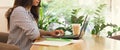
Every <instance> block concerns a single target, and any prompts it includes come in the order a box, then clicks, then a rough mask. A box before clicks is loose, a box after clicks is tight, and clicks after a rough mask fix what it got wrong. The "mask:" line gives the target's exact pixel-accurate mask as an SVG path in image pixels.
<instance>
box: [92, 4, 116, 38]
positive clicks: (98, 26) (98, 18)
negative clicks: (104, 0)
mask: <svg viewBox="0 0 120 50" xmlns="http://www.w3.org/2000/svg"><path fill="white" fill-rule="evenodd" d="M105 7H106V4H100V5H99V6H98V7H97V9H96V10H95V12H94V14H95V17H94V19H93V23H94V27H93V29H92V31H91V34H92V35H97V36H99V35H100V32H101V31H102V30H103V29H104V28H106V27H108V26H110V27H113V31H108V36H112V33H115V32H116V31H118V30H116V27H117V25H115V24H111V23H110V24H108V23H107V24H106V23H105V18H104V16H103V14H102V13H103V9H104V8H105Z"/></svg>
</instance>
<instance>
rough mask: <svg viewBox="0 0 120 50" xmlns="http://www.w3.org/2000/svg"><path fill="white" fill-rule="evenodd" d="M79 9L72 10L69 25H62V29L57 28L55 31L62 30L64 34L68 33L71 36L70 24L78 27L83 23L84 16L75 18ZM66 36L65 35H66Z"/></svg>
mask: <svg viewBox="0 0 120 50" xmlns="http://www.w3.org/2000/svg"><path fill="white" fill-rule="evenodd" d="M79 10H80V9H73V12H72V15H71V20H70V22H69V23H70V24H67V25H68V26H66V24H62V23H61V24H62V25H64V27H58V28H56V29H62V30H64V32H66V33H70V34H72V24H79V25H82V22H83V21H84V19H83V18H84V16H79V17H78V18H77V16H76V15H77V13H78V12H79ZM66 35H67V34H66Z"/></svg>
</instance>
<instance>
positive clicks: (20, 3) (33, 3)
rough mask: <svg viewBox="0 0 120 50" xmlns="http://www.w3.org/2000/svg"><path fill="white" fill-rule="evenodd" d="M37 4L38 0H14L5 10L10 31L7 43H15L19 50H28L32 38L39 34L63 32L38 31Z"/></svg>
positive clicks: (36, 37)
mask: <svg viewBox="0 0 120 50" xmlns="http://www.w3.org/2000/svg"><path fill="white" fill-rule="evenodd" d="M39 6H40V0H15V2H14V6H13V7H12V8H10V9H9V10H8V11H7V12H6V17H7V19H8V28H9V31H10V34H9V37H8V41H7V43H8V44H13V45H17V46H19V48H20V49H21V50H30V47H31V45H32V43H33V42H34V40H35V39H38V38H39V37H40V36H41V35H51V36H56V35H57V34H58V33H61V34H64V32H63V31H62V30H55V31H51V32H47V31H44V30H40V31H39V29H38V27H37V21H38V18H39V13H38V10H39Z"/></svg>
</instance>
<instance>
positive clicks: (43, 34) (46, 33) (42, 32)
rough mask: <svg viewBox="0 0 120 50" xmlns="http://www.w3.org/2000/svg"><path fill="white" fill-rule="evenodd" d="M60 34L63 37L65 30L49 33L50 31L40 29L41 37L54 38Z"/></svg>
mask: <svg viewBox="0 0 120 50" xmlns="http://www.w3.org/2000/svg"><path fill="white" fill-rule="evenodd" d="M58 34H60V35H61V36H62V35H64V31H63V30H54V31H51V32H48V31H45V30H42V29H40V35H41V36H53V37H56V36H57V35H58Z"/></svg>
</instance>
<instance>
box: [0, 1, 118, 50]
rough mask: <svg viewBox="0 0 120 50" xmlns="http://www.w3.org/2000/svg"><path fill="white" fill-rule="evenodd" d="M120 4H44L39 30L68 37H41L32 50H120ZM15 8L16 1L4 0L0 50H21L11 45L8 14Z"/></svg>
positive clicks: (1, 4) (1, 14)
mask: <svg viewBox="0 0 120 50" xmlns="http://www.w3.org/2000/svg"><path fill="white" fill-rule="evenodd" d="M119 2H120V0H41V2H40V8H39V19H38V22H37V24H38V25H37V26H38V28H39V29H43V30H46V31H53V30H57V29H60V30H63V31H64V35H63V36H66V37H57V38H56V37H55V38H54V37H50V36H43V37H40V38H39V39H37V40H35V41H34V42H33V43H32V46H31V48H30V50H120V47H119V46H120V22H119V21H120V3H119ZM13 4H14V0H0V50H20V48H19V46H17V45H12V44H7V40H8V37H9V34H10V31H9V30H8V21H7V19H6V17H5V13H6V11H7V10H8V9H9V8H11V7H12V6H13ZM67 35H68V36H69V35H70V36H71V35H74V36H77V38H75V37H74V38H73V37H67ZM58 36H59V35H58Z"/></svg>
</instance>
